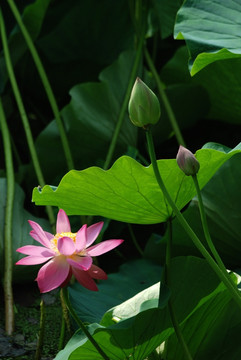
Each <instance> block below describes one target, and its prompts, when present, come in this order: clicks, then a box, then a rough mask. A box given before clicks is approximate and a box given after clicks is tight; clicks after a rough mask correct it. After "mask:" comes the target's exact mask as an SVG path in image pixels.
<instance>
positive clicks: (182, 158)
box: [176, 145, 200, 176]
mask: <svg viewBox="0 0 241 360" xmlns="http://www.w3.org/2000/svg"><path fill="white" fill-rule="evenodd" d="M176 159H177V164H178V166H179V168H180V169H181V170H182V171H183V172H184V174H186V175H187V176H189V175H196V174H197V173H198V170H199V168H200V164H199V162H198V161H197V159H196V158H195V156H194V155H193V153H192V152H191V151H190V150H188V149H186V148H185V147H183V146H182V145H180V147H179V150H178V153H177V158H176Z"/></svg>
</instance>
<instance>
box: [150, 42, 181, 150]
mask: <svg viewBox="0 0 241 360" xmlns="http://www.w3.org/2000/svg"><path fill="white" fill-rule="evenodd" d="M144 55H145V58H146V61H147V64H148V66H149V68H150V70H151V72H152V74H153V76H154V79H155V81H156V84H157V88H158V92H159V95H160V97H161V99H162V102H163V105H164V107H165V109H166V112H167V115H168V118H169V121H170V123H171V126H172V129H173V131H174V134H175V136H176V139H177V142H178V144H179V145H183V146H185V141H184V139H183V137H182V133H181V130H180V128H179V125H178V122H177V119H176V116H175V114H174V111H173V110H172V107H171V104H170V101H169V99H168V97H167V95H166V93H165V90H164V89H163V85H162V83H161V80H160V77H159V75H158V73H157V70H156V68H155V65H154V63H153V61H152V58H151V56H150V54H149V52H148V50H147V48H146V47H145V48H144Z"/></svg>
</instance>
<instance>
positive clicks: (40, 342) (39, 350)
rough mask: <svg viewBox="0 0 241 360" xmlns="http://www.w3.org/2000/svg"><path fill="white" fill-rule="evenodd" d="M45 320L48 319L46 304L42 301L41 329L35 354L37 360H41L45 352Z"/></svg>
mask: <svg viewBox="0 0 241 360" xmlns="http://www.w3.org/2000/svg"><path fill="white" fill-rule="evenodd" d="M45 319H46V312H45V304H44V301H43V300H41V302H40V328H39V338H38V344H37V349H36V352H35V358H34V359H35V360H40V359H41V355H42V350H43V341H44V330H45Z"/></svg>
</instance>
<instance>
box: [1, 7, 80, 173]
mask: <svg viewBox="0 0 241 360" xmlns="http://www.w3.org/2000/svg"><path fill="white" fill-rule="evenodd" d="M7 1H8V4H9V6H10V8H11V10H12V13H13V15H14V17H15V19H16V21H17V23H18V25H19V27H20V29H21V31H22V34H23V36H24V39H25V41H26V44H27V45H28V48H29V51H30V52H31V54H32V57H33V60H34V62H35V65H36V68H37V70H38V73H39V76H40V78H41V81H42V83H43V86H44V89H45V92H46V94H47V97H48V100H49V103H50V106H51V108H52V111H53V114H54V117H55V119H56V123H57V126H58V130H59V134H60V139H61V142H62V145H63V149H64V154H65V158H66V162H67V166H68V169H69V170H71V169H73V168H74V162H73V158H72V155H71V151H70V147H69V142H68V138H67V135H66V132H65V128H64V125H63V122H62V119H61V116H60V112H59V109H58V105H57V102H56V99H55V96H54V93H53V90H52V88H51V85H50V82H49V79H48V77H47V74H46V72H45V70H44V67H43V64H42V61H41V59H40V57H39V55H38V52H37V50H36V47H35V45H34V43H33V41H32V39H31V36H30V35H29V32H28V30H27V28H26V26H25V25H24V23H23V21H22V18H21V15H20V13H19V11H18V9H17V7H16V5H15V3H14V0H7Z"/></svg>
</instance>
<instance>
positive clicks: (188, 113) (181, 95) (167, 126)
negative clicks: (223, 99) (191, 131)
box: [153, 83, 209, 146]
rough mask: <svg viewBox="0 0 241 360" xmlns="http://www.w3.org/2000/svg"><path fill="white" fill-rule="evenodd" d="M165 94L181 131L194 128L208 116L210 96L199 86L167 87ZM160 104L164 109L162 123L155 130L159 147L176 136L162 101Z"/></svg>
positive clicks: (155, 137) (180, 85)
mask: <svg viewBox="0 0 241 360" xmlns="http://www.w3.org/2000/svg"><path fill="white" fill-rule="evenodd" d="M165 92H166V95H167V97H168V99H169V102H170V104H171V106H172V110H173V112H174V114H175V116H176V120H177V122H178V124H179V126H180V129H186V128H190V127H191V126H194V124H195V123H196V122H197V120H199V119H200V118H203V117H205V116H206V115H207V112H208V106H209V99H208V95H207V92H206V91H205V89H204V88H203V87H202V86H200V85H199V84H195V83H193V84H191V83H190V84H177V83H176V84H173V85H170V86H167V87H166V88H165ZM187 99H188V100H187ZM160 104H161V109H162V115H161V121H159V122H158V123H157V124H156V125H155V127H154V128H153V138H154V142H155V144H156V145H157V146H158V145H159V144H160V143H161V142H164V141H166V140H167V139H168V138H170V136H172V135H173V134H174V133H173V128H172V126H171V123H170V120H169V117H168V114H167V112H166V109H165V107H164V105H163V102H162V100H160Z"/></svg>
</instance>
